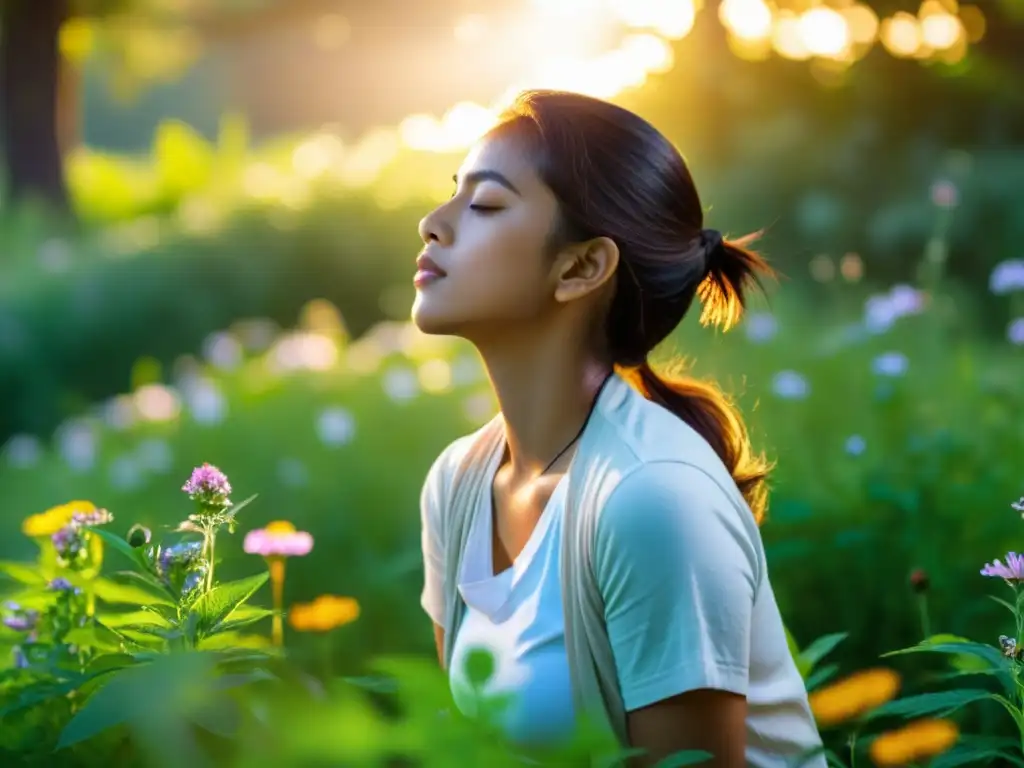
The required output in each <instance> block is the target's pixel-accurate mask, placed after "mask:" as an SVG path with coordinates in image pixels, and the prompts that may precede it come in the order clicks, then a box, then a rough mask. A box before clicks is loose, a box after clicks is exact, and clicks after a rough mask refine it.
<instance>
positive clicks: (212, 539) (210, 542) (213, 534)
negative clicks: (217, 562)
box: [205, 528, 217, 592]
mask: <svg viewBox="0 0 1024 768" xmlns="http://www.w3.org/2000/svg"><path fill="white" fill-rule="evenodd" d="M205 534H206V545H207V549H208V552H207V555H208V557H207V561H206V562H207V568H206V591H207V592H209V591H210V590H211V589H213V557H214V547H215V545H216V543H217V531H216V530H215V529H213V528H207V529H206V531H205Z"/></svg>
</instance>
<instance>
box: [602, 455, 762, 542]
mask: <svg viewBox="0 0 1024 768" xmlns="http://www.w3.org/2000/svg"><path fill="white" fill-rule="evenodd" d="M730 482H731V481H730ZM734 496H735V495H734V494H733V493H732V492H731V489H730V488H728V487H726V486H723V483H722V482H721V479H720V478H718V477H716V476H715V473H713V472H709V471H708V470H707V469H705V468H704V467H702V466H700V465H699V464H694V463H691V462H688V461H685V460H683V459H656V460H653V461H646V462H643V463H640V464H638V465H636V466H635V467H634V468H633V469H632V470H631V471H630V472H628V473H627V474H626V475H624V476H622V477H621V478H620V479H619V480H618V482H617V483H616V484H615V488H614V489H613V490H612V491H611V493H610V494H609V495H608V497H607V499H606V500H605V502H604V504H603V505H602V508H601V510H600V517H599V521H598V531H602V530H604V531H619V532H627V531H630V530H633V529H636V528H640V527H650V526H658V525H666V524H669V523H671V524H673V525H677V526H678V525H688V524H690V523H692V522H696V521H701V522H707V520H708V517H709V516H714V517H717V518H724V519H735V520H736V521H737V522H739V521H742V519H743V517H744V514H743V513H744V512H746V514H747V515H749V516H750V521H751V523H753V522H754V521H753V515H752V514H750V511H749V510H744V509H743V506H745V505H742V506H740V505H738V504H737V503H736V499H735V497H734Z"/></svg>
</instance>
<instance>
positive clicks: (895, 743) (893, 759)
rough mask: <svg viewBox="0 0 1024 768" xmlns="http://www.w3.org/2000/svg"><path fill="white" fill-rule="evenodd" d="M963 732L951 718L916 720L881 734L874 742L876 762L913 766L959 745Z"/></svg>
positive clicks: (876, 763)
mask: <svg viewBox="0 0 1024 768" xmlns="http://www.w3.org/2000/svg"><path fill="white" fill-rule="evenodd" d="M959 738H960V731H959V729H958V728H957V727H956V723H953V722H952V721H950V720H937V719H925V720H916V721H914V722H913V723H910V724H909V725H905V726H903V727H902V728H899V729H897V730H895V731H887V732H886V733H883V734H881V735H880V736H879V737H878V738H876V739H875V740H874V741H873V742H872V743H871V750H870V751H871V759H872V761H874V763H875V765H879V766H898V765H910V764H912V763H918V762H921V761H922V760H926V759H928V758H930V757H935V756H936V755H941V754H942V753H943V752H945V751H946V750H947V749H949V748H950V747H952V746H953V745H954V744H956V742H957V739H959Z"/></svg>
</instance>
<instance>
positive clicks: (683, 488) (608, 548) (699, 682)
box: [594, 461, 763, 711]
mask: <svg viewBox="0 0 1024 768" xmlns="http://www.w3.org/2000/svg"><path fill="white" fill-rule="evenodd" d="M759 542H760V539H759V533H758V531H757V525H756V523H755V522H754V518H753V515H752V514H750V511H749V510H748V509H746V508H745V507H744V506H743V505H741V504H739V503H736V502H734V501H733V500H732V499H731V498H730V496H729V495H727V493H726V492H725V491H724V490H723V489H722V487H721V486H720V485H718V483H717V482H716V481H715V480H714V479H713V478H712V477H711V476H710V475H708V474H707V473H705V472H703V471H702V470H700V469H698V468H697V467H694V466H691V465H688V464H684V463H681V462H675V461H665V462H651V463H648V464H645V465H643V466H641V467H639V468H638V469H637V470H635V471H634V472H633V473H632V474H630V475H628V476H626V477H625V478H624V479H623V480H622V481H621V482H620V484H619V485H618V486H617V487H616V488H615V490H614V491H613V492H612V493H611V495H610V497H609V498H608V500H607V501H606V503H605V505H604V507H603V509H602V512H601V517H600V520H599V522H598V527H597V536H596V542H595V553H594V557H595V561H594V562H595V568H596V571H597V574H598V583H599V587H600V590H601V594H602V596H603V598H604V603H605V622H606V625H607V629H608V636H609V639H610V641H611V645H612V651H613V654H614V658H615V665H616V669H617V671H618V676H619V684H620V688H621V691H622V696H623V701H624V704H625V707H626V710H627V711H632V710H635V709H638V708H640V707H645V706H647V705H649V704H653V703H655V702H657V701H661V700H663V699H667V698H670V697H671V696H675V695H678V694H680V693H685V692H686V691H691V690H696V689H699V688H713V689H720V690H726V691H731V692H734V693H739V694H742V695H746V694H747V684H748V675H749V666H750V636H751V617H752V614H753V606H754V599H755V597H756V594H757V590H758V584H759V582H760V574H761V572H762V567H761V564H762V563H763V556H762V555H761V547H760V543H759Z"/></svg>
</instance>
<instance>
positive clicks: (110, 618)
mask: <svg viewBox="0 0 1024 768" xmlns="http://www.w3.org/2000/svg"><path fill="white" fill-rule="evenodd" d="M103 623H104V624H105V625H106V626H108V627H110V628H111V629H125V628H129V627H132V626H155V627H163V628H164V629H167V628H169V627H170V626H171V625H170V622H168V621H167V619H165V618H164V617H163V616H161V615H160V614H158V613H155V612H153V611H130V612H126V613H107V614H104V615H103Z"/></svg>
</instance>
